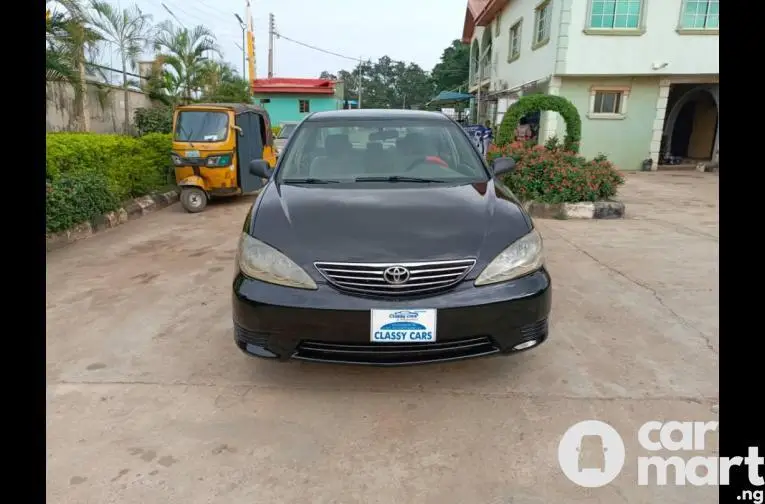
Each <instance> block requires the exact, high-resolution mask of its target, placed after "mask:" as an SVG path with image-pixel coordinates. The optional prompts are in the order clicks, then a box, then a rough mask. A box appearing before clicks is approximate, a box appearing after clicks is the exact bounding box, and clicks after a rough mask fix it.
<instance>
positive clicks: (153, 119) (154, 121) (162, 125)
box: [134, 106, 173, 135]
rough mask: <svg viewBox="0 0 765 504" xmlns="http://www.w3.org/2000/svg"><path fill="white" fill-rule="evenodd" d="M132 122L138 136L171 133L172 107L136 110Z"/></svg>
mask: <svg viewBox="0 0 765 504" xmlns="http://www.w3.org/2000/svg"><path fill="white" fill-rule="evenodd" d="M134 122H135V127H136V129H137V130H138V134H139V135H147V134H149V133H164V134H168V133H172V132H173V107H167V106H160V107H151V108H139V109H136V111H135V113H134Z"/></svg>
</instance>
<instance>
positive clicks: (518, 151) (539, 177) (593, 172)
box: [488, 142, 624, 203]
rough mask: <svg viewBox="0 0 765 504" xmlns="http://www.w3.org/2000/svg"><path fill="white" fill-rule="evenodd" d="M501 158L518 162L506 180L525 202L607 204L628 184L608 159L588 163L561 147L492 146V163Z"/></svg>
mask: <svg viewBox="0 0 765 504" xmlns="http://www.w3.org/2000/svg"><path fill="white" fill-rule="evenodd" d="M550 143H551V145H552V146H554V145H555V144H554V142H550ZM497 157H512V158H513V159H515V161H516V163H517V164H516V167H515V170H513V171H512V172H510V173H509V174H506V175H504V176H503V177H502V178H503V182H504V183H505V184H506V185H507V186H508V187H509V188H510V190H511V191H513V193H515V194H516V195H517V196H518V197H519V198H520V199H521V200H523V201H530V200H533V201H539V202H542V203H577V202H580V201H603V200H608V199H611V198H613V197H614V196H615V195H616V191H617V189H618V187H619V186H620V185H622V184H623V183H624V178H623V177H622V175H621V174H620V173H619V171H618V170H617V169H616V168H615V167H614V165H613V164H612V163H611V162H610V161H608V159H606V158H605V156H598V158H596V159H592V160H587V159H585V158H584V157H582V156H580V155H578V154H576V153H575V152H572V151H567V150H564V149H562V148H560V147H557V146H555V147H554V148H553V149H548V148H547V147H545V146H542V145H530V144H529V143H528V142H526V143H524V142H513V143H511V144H508V145H505V146H503V147H496V146H492V148H491V150H490V151H489V155H488V158H489V160H490V161H492V160H494V159H495V158H497Z"/></svg>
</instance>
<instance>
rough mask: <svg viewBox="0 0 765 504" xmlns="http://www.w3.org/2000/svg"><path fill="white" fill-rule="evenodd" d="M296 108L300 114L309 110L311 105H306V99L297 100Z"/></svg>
mask: <svg viewBox="0 0 765 504" xmlns="http://www.w3.org/2000/svg"><path fill="white" fill-rule="evenodd" d="M298 109H299V110H300V113H301V114H306V113H308V112H310V111H311V107H310V106H309V105H308V100H298Z"/></svg>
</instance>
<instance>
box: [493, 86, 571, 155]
mask: <svg viewBox="0 0 765 504" xmlns="http://www.w3.org/2000/svg"><path fill="white" fill-rule="evenodd" d="M548 110H549V111H552V112H557V113H559V114H560V115H561V117H563V120H564V121H565V123H566V138H565V140H564V147H565V148H566V150H569V151H571V152H579V141H580V140H581V138H582V118H581V117H579V111H578V110H577V109H576V106H575V105H574V104H573V103H571V102H570V101H568V100H567V99H565V98H563V97H562V96H555V95H544V94H537V95H527V96H522V97H521V98H520V99H519V100H518V101H517V102H515V103H513V104H512V105H511V106H510V108H508V109H507V111H506V112H505V115H504V116H503V117H502V124H501V125H500V126H499V131H498V132H497V141H496V142H495V143H496V145H498V146H500V147H502V146H505V145H508V144H510V143H512V142H515V129H516V128H517V127H518V123H519V122H520V120H521V118H522V117H523V116H525V115H526V114H530V113H532V112H544V111H548Z"/></svg>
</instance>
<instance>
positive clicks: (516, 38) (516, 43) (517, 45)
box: [507, 19, 523, 63]
mask: <svg viewBox="0 0 765 504" xmlns="http://www.w3.org/2000/svg"><path fill="white" fill-rule="evenodd" d="M522 23H523V19H520V20H519V21H518V22H517V23H515V24H514V25H513V26H511V27H510V45H509V46H508V51H507V61H508V63H509V62H511V61H515V60H517V59H518V58H520V56H521V25H522Z"/></svg>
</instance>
